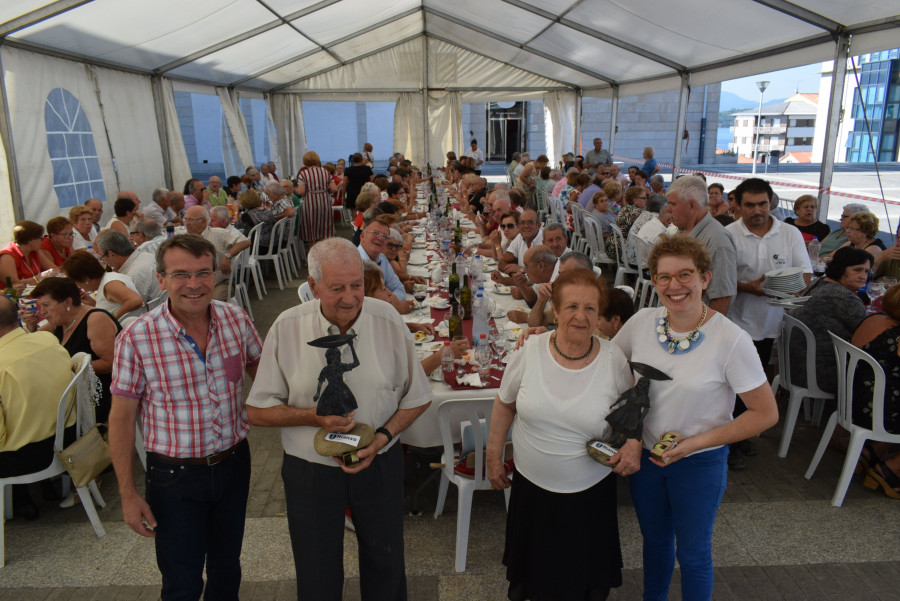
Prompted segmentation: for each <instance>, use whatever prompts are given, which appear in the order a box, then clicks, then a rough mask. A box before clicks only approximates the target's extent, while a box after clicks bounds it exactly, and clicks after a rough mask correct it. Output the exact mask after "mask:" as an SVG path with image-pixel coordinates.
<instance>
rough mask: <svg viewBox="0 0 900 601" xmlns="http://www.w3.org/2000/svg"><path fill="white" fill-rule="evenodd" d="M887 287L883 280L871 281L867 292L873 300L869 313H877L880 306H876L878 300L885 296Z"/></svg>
mask: <svg viewBox="0 0 900 601" xmlns="http://www.w3.org/2000/svg"><path fill="white" fill-rule="evenodd" d="M884 292H885V288H884V284H883V283H882V282H869V287H868V289H867V290H866V294H868V295H869V298H870V299H871V301H872V302H870V303H869V307H868V313H869V314H872V313H877V312H878V307H877V306H876V301H877V300H878V299H879V298H881V297H882V296H884Z"/></svg>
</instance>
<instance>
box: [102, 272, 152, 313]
mask: <svg viewBox="0 0 900 601" xmlns="http://www.w3.org/2000/svg"><path fill="white" fill-rule="evenodd" d="M110 282H122V283H123V284H125V287H126V288H128V289H129V290H131V291H133V292H134V293H136V294H137V295H139V296H140V294H141V293H140V292H138V289H137V286H135V285H134V280H132V279H131V276H128V275H125V274H124V273H116V272H114V271H108V272H106V273H105V274H104V275H103V279H101V280H100V287H99V288H97V308H98V309H105V310H107V311H109V312H110V313H112V314H115V312H116V311H118V310H119V307H121V306H122V303H114V302H113V301H111V300H109V299H108V298H106V285H107V284H109V283H110ZM143 312H144V308H143V307H141V308H139V309H135V310H134V311H132V312H130V313H126V314H125V315H123V316H122V317H121V318H120V319H125V318H126V317H131V316H132V315H134V316H137V315H140V314H141V313H143Z"/></svg>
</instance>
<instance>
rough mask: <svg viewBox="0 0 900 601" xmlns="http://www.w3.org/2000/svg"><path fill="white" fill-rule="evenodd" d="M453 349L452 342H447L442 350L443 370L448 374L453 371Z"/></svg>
mask: <svg viewBox="0 0 900 601" xmlns="http://www.w3.org/2000/svg"><path fill="white" fill-rule="evenodd" d="M453 360H454V357H453V349H452V348H451V347H450V341H449V340H445V341H444V346H443V347H442V348H441V369H442V370H444V371H445V372H447V373H450V372H452V371H453Z"/></svg>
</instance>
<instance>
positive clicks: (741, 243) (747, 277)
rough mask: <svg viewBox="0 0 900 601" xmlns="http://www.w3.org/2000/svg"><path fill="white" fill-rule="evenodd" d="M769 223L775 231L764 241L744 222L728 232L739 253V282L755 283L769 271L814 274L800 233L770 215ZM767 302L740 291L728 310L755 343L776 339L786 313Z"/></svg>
mask: <svg viewBox="0 0 900 601" xmlns="http://www.w3.org/2000/svg"><path fill="white" fill-rule="evenodd" d="M769 219H771V220H772V227H771V229H770V230H769V231H768V232H767V233H766V235H765V236H763V237H762V238H760V237H759V236H757V235H756V234H754V233H752V232H751V231H750V230H749V229H747V226H746V225H744V222H743V221H737V222H735V223H732V224H731V225H729V226H728V227H727V228H726V229H727V230H728V231H729V232H731V237H732V238H733V239H734V244H735V247H736V249H737V279H738V281H739V282H752V281H753V280H757V279H759V278H761V277H762V276H763V275H765V273H766V272H767V271H772V270H773V269H783V268H785V267H802V268H803V273H812V265H811V264H810V262H809V254H808V253H807V252H806V245H805V244H804V243H803V236H802V234H801V233H800V230H798V229H797V228H795V227H791V226H785V225H784V224H783V223H782V222H781V221H779V220H777V219H775V218H773V217H772V216H771V215H770V216H769ZM767 299H768V297H765V296H756V295H754V294H748V293H746V292H740V291H739V292H738V293H737V295H736V296H735V297H734V299H733V300H732V301H731V306H730V307H729V308H728V318H729V319H730V320H731V321H733V322H734V323H736V324H737V325H739V326H740V327H741V329H742V330H744V331H745V332H747V333H748V334H750V337H751V338H752V339H753V340H762V339H764V338H775V337H776V336H778V328H779V326H780V325H781V318H782V316H783V315H784V309H782V308H781V307H773V306H772V305H769V304H768V302H767Z"/></svg>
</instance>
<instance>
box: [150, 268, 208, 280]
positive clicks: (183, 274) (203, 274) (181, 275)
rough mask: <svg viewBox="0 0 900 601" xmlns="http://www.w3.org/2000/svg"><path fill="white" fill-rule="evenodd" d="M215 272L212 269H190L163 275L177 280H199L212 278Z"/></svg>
mask: <svg viewBox="0 0 900 601" xmlns="http://www.w3.org/2000/svg"><path fill="white" fill-rule="evenodd" d="M215 273H216V272H215V271H213V270H212V269H204V270H203V271H196V272H194V273H190V272H188V271H179V272H177V273H163V275H164V276H165V277H167V278H170V279H172V280H175V281H177V282H189V281H191V278H197V279H198V280H207V279H209V278H211V277H212V276H213V275H214V274H215Z"/></svg>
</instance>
